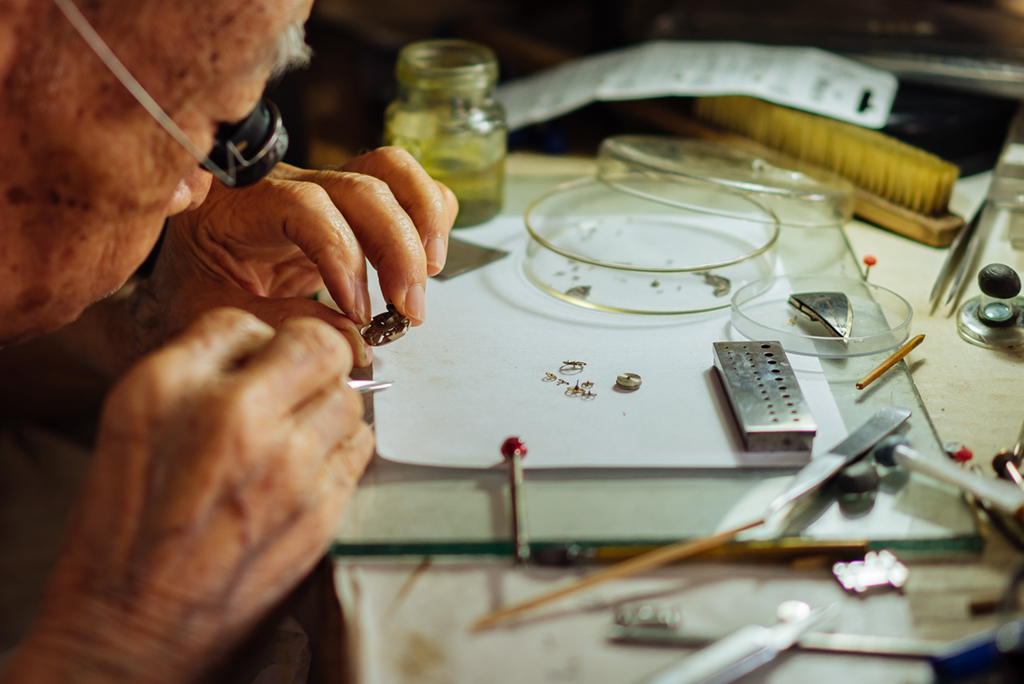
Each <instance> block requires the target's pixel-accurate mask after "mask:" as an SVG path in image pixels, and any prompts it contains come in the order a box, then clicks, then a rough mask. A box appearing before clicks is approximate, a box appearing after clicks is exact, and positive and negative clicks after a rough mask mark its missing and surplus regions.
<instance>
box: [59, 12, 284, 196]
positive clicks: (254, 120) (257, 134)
mask: <svg viewBox="0 0 1024 684" xmlns="http://www.w3.org/2000/svg"><path fill="white" fill-rule="evenodd" d="M53 1H54V3H55V4H56V5H57V7H58V8H59V9H60V11H61V12H63V13H64V16H65V17H67V19H68V21H69V22H71V25H72V26H73V27H74V28H75V30H76V31H78V34H79V35H80V36H82V39H83V40H85V42H86V43H87V44H88V45H89V47H90V48H92V51H93V52H95V53H96V56H97V57H99V58H100V61H102V62H103V64H105V65H106V67H107V68H108V69H110V71H111V73H113V74H114V76H115V77H116V78H117V80H119V81H120V82H121V83H122V85H124V87H125V88H127V89H128V92H130V93H131V94H132V96H133V97H134V98H135V99H136V100H137V101H138V102H139V104H140V105H142V107H143V108H144V109H145V110H146V111H147V112H149V114H150V115H151V116H152V117H153V118H154V119H156V122H157V123H158V124H160V126H161V127H162V128H163V129H164V130H165V131H167V133H168V134H169V135H170V136H171V137H172V138H174V140H175V141H177V143H178V144H179V145H181V146H182V147H184V148H185V149H186V150H187V151H188V153H189V154H191V155H192V156H193V157H195V158H196V160H197V161H198V162H199V163H200V165H202V167H203V168H205V169H206V170H207V171H209V172H210V173H212V174H213V175H214V176H216V177H217V178H218V179H219V180H220V181H221V182H222V183H224V185H227V186H228V187H231V188H237V187H242V186H245V185H250V184H252V183H255V182H256V181H258V180H259V179H261V178H263V177H264V176H266V175H267V174H268V173H270V170H271V169H272V168H274V166H275V165H277V163H278V162H279V161H281V159H282V158H283V157H284V154H285V152H286V151H287V150H288V131H287V130H285V127H284V123H283V121H282V120H281V112H280V111H279V110H278V109H277V106H276V105H274V103H273V102H271V101H270V100H266V99H263V100H260V102H259V104H258V105H257V106H256V109H254V110H253V111H252V113H251V114H249V116H248V117H246V118H245V119H244V120H243V121H241V122H240V123H236V124H228V123H222V124H220V126H219V127H218V129H217V134H216V136H215V138H214V140H215V142H214V147H213V149H212V150H211V151H210V154H209V155H207V154H206V153H204V152H203V151H202V150H201V149H199V147H198V146H197V145H196V144H195V143H193V142H192V140H191V139H189V137H188V136H187V135H185V132H184V131H182V130H181V128H179V127H178V124H176V123H174V121H173V120H172V119H171V117H170V116H168V115H167V112H165V111H164V110H163V109H162V108H161V107H160V105H158V104H157V103H156V100H154V99H153V98H152V97H151V96H150V94H149V93H147V92H146V89H145V88H143V87H142V84H141V83H139V82H138V81H137V80H136V79H135V77H134V76H132V75H131V73H130V72H129V71H128V69H127V68H125V66H124V64H122V63H121V60H119V59H118V58H117V55H115V54H114V53H113V51H112V50H111V49H110V47H108V46H107V44H106V43H105V42H104V41H103V39H102V38H101V37H100V35H99V34H98V33H97V32H96V29H94V28H93V27H92V25H91V24H90V23H89V20H88V19H86V18H85V16H84V15H83V14H82V13H81V12H80V11H79V10H78V8H77V7H76V6H75V4H74V3H73V2H72V1H71V0H53Z"/></svg>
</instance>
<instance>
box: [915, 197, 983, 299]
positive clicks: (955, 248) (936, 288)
mask: <svg viewBox="0 0 1024 684" xmlns="http://www.w3.org/2000/svg"><path fill="white" fill-rule="evenodd" d="M994 209H995V205H994V204H993V202H992V201H991V200H985V201H984V202H982V203H981V206H980V207H978V210H977V211H976V212H974V216H973V217H972V218H971V220H970V221H969V222H968V223H965V224H964V226H963V228H961V229H960V232H959V233H957V235H956V238H955V239H954V240H953V244H951V245H950V246H949V253H948V254H946V260H945V261H944V262H943V264H942V268H941V269H939V276H938V278H936V279H935V285H933V286H932V291H931V294H930V295H928V303H929V305H930V306H931V308H930V310H929V312H928V313H929V315H930V314H934V313H935V310H936V309H937V308H938V307H939V302H940V301H941V300H942V294H943V292H946V287H947V285H949V292H948V296H947V297H946V302H945V304H944V306H950V304H952V307H951V308H950V310H949V311H948V312H947V314H946V316H947V318H948V317H949V316H951V315H952V313H953V311H955V310H956V305H957V303H958V302H959V301H960V296H961V295H962V294H963V292H964V289H965V288H966V287H967V283H968V279H967V278H966V277H965V276H966V275H967V269H969V268H970V267H971V264H972V263H973V262H974V260H975V258H976V257H977V254H978V250H979V249H981V243H982V233H983V232H984V231H981V230H978V226H980V225H981V219H982V216H983V215H985V214H990V213H992V212H993V211H994ZM954 269H955V270H956V275H955V276H954V275H953V270H954ZM951 277H952V281H953V282H952V284H950V283H949V281H950V278H951Z"/></svg>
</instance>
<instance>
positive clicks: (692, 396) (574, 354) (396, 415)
mask: <svg viewBox="0 0 1024 684" xmlns="http://www.w3.org/2000/svg"><path fill="white" fill-rule="evenodd" d="M458 237H459V238H460V239H464V240H467V241H469V242H475V243H477V244H480V245H485V246H488V247H497V248H500V249H504V250H508V251H510V254H509V256H507V257H505V258H503V259H500V260H498V261H495V262H492V263H490V264H488V265H487V266H485V267H482V268H479V269H477V270H475V271H472V272H469V273H465V274H463V275H460V276H458V277H457V278H454V279H452V280H449V281H447V282H437V281H431V282H430V284H429V286H428V288H427V321H426V323H425V324H424V325H422V326H420V327H418V328H413V329H412V330H410V332H409V333H408V334H407V335H406V336H405V337H404V338H403V339H401V340H399V341H397V342H395V343H394V344H392V345H389V346H385V347H379V348H377V349H375V350H374V377H375V378H376V379H379V380H391V381H393V382H394V383H395V384H394V386H393V387H392V388H391V389H389V390H388V391H386V392H381V393H378V394H377V395H376V396H375V397H374V402H375V404H374V408H375V420H376V429H377V450H378V452H379V453H380V455H381V456H383V457H384V458H388V459H391V460H395V461H401V462H405V463H415V464H421V465H436V466H458V467H490V466H492V465H494V464H496V463H499V462H501V455H500V454H499V447H500V445H501V443H502V442H503V441H504V440H505V438H506V437H508V436H510V435H517V436H519V437H522V438H523V439H524V440H525V441H526V443H527V445H528V448H529V455H528V457H527V458H526V459H525V461H524V465H525V466H526V467H529V468H555V467H620V466H621V467H701V468H730V467H738V466H753V467H756V466H776V465H801V464H803V463H805V462H806V461H807V454H792V453H779V454H764V453H756V454H755V453H746V452H745V451H743V448H742V442H741V440H740V437H739V434H738V433H737V432H736V428H735V427H734V419H733V417H732V414H731V413H730V409H729V407H728V404H727V403H726V400H725V397H724V395H723V394H722V391H721V389H720V385H719V381H718V378H717V377H716V375H715V371H714V370H713V367H712V366H713V362H712V349H711V343H712V342H714V341H719V340H728V339H734V338H737V333H735V332H734V331H733V330H732V328H731V326H730V323H729V311H728V309H724V310H722V311H718V312H714V313H712V314H701V315H691V316H678V317H667V318H659V317H646V316H630V315H623V314H612V313H603V312H596V311H589V310H585V309H582V308H579V307H576V306H573V305H571V304H567V303H564V302H561V301H558V300H556V299H555V298H553V297H551V296H550V295H547V294H544V293H543V292H541V291H540V290H539V289H537V288H536V287H535V286H534V285H532V284H531V283H530V282H529V281H528V280H527V279H526V276H525V275H524V274H523V270H522V260H523V258H524V255H525V249H526V242H527V238H526V231H525V228H524V225H523V221H522V219H521V218H508V217H502V218H499V219H496V220H494V221H492V222H490V223H488V224H485V225H484V226H482V227H479V228H474V229H469V230H460V231H459V235H458ZM374 308H375V310H378V309H381V308H383V302H382V301H380V300H379V299H378V300H377V301H375V303H374ZM577 360H578V361H584V362H586V364H587V365H586V367H585V368H584V369H583V370H582V371H581V372H580V373H578V374H561V373H560V371H559V367H560V366H561V365H562V362H563V361H577ZM790 361H791V363H792V365H793V367H794V369H795V370H796V371H797V377H798V379H799V382H800V385H801V388H802V389H803V391H804V395H805V397H806V398H807V400H808V404H809V405H810V407H811V410H812V412H813V413H814V417H815V419H816V421H817V423H818V426H819V428H818V435H817V438H816V440H815V452H820V451H827V450H828V449H829V448H830V447H832V446H833V445H834V444H835V443H836V442H838V441H839V440H840V439H842V438H843V437H845V436H846V428H845V426H844V424H843V421H842V418H841V417H840V415H839V411H838V408H837V406H836V403H835V400H834V399H833V397H832V394H831V391H830V390H829V388H828V383H827V382H826V380H825V377H824V375H823V373H822V371H821V367H820V364H819V363H818V361H817V359H814V358H809V357H799V356H791V357H790ZM545 372H551V373H555V374H556V375H558V376H559V377H563V378H565V379H566V380H571V382H573V383H575V382H576V381H577V380H579V381H580V382H584V381H588V380H589V381H592V382H594V383H595V385H594V387H593V390H592V391H593V392H594V393H596V394H597V396H596V397H595V398H593V399H590V400H582V399H579V398H570V397H567V396H565V393H564V392H565V386H564V385H563V386H556V385H555V383H552V382H545ZM624 372H632V373H638V374H639V375H640V376H641V377H642V378H643V386H642V387H641V388H640V389H639V390H637V391H635V392H632V393H623V392H618V391H616V390H615V389H614V384H615V378H616V377H617V376H618V374H620V373H624Z"/></svg>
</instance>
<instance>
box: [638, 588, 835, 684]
mask: <svg viewBox="0 0 1024 684" xmlns="http://www.w3.org/2000/svg"><path fill="white" fill-rule="evenodd" d="M838 612H839V604H838V603H832V604H830V605H828V606H823V607H821V608H815V609H814V610H811V608H810V606H808V605H807V604H806V603H803V602H802V601H786V602H784V603H782V604H781V605H780V606H779V611H778V614H779V624H777V625H775V626H774V627H762V626H761V625H747V626H746V627H743V628H741V629H739V630H737V631H735V632H733V633H732V634H730V635H729V636H727V637H725V638H724V639H720V640H718V641H716V642H715V643H713V644H711V645H710V646H707V647H706V648H702V649H701V650H699V651H697V652H696V653H694V654H692V655H690V656H688V657H686V658H684V659H683V660H681V661H680V662H678V663H675V664H673V665H670V666H669V667H667V668H665V669H664V670H661V671H660V672H657V673H655V675H654V676H653V677H650V678H649V679H646V680H644V682H643V684H728V682H732V681H735V680H737V679H739V678H740V677H742V676H743V675H745V674H747V673H749V672H753V671H754V670H756V669H757V668H759V667H761V666H762V665H764V664H766V663H768V662H771V661H772V660H773V659H774V658H775V657H776V656H777V655H779V654H780V653H782V652H783V651H785V650H787V649H789V648H791V647H792V646H793V645H794V644H796V643H797V642H798V641H799V640H800V637H801V636H802V635H803V634H804V633H806V632H808V631H810V629H811V628H812V627H814V626H815V625H817V624H819V623H820V622H823V621H824V620H826V619H828V618H831V617H833V616H834V615H836V613H838Z"/></svg>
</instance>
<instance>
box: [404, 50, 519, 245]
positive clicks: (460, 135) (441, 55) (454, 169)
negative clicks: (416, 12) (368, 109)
mask: <svg viewBox="0 0 1024 684" xmlns="http://www.w3.org/2000/svg"><path fill="white" fill-rule="evenodd" d="M396 74H397V77H398V97H397V98H396V99H395V101H394V102H392V103H391V104H390V105H389V106H388V109H387V112H386V114H385V121H384V137H385V144H387V145H396V146H398V147H401V148H403V149H405V150H407V151H408V152H410V153H411V154H412V156H413V157H415V158H416V160H417V161H419V163H420V164H422V165H423V168H425V169H426V170H427V173H429V174H430V175H431V177H433V178H434V179H436V180H438V181H441V182H442V183H444V184H445V185H447V186H448V187H449V188H451V190H452V192H454V193H455V196H456V197H457V198H458V199H459V215H458V218H457V219H456V221H455V225H456V227H459V226H471V225H476V224H478V223H483V222H484V221H486V220H488V219H490V218H492V217H493V216H494V215H496V214H497V213H498V211H499V210H500V209H501V201H502V192H503V184H504V166H505V151H506V124H505V112H504V109H503V108H502V106H501V105H500V104H499V103H498V102H496V101H495V100H494V87H495V84H496V83H497V81H498V63H497V60H496V59H495V57H494V53H493V52H492V51H491V50H490V48H488V47H486V46H484V45H480V44H478V43H473V42H470V41H465V40H426V41H420V42H417V43H412V44H410V45H407V46H405V47H404V48H403V49H402V51H401V52H400V53H399V55H398V64H397V67H396Z"/></svg>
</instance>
